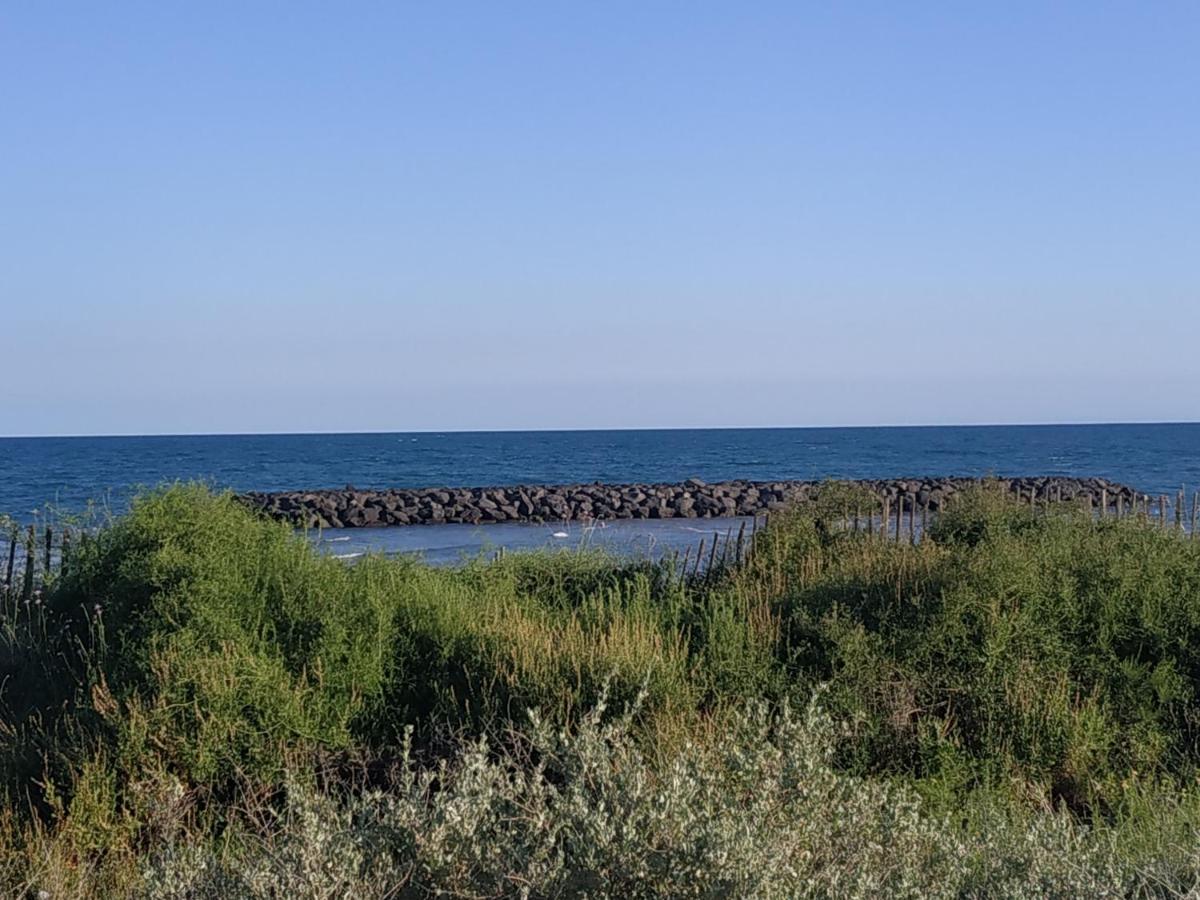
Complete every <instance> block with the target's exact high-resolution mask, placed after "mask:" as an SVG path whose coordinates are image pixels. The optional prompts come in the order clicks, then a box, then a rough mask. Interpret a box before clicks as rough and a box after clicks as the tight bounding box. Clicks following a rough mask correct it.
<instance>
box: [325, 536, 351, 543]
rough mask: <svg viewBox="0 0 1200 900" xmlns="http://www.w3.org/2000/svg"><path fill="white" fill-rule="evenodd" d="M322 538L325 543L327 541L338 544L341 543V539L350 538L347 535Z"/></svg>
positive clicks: (346, 539)
mask: <svg viewBox="0 0 1200 900" xmlns="http://www.w3.org/2000/svg"><path fill="white" fill-rule="evenodd" d="M322 540H324V541H325V543H327V544H338V543H341V542H342V541H348V540H350V538H348V537H335V538H323V539H322Z"/></svg>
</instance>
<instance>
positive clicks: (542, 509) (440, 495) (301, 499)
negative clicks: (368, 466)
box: [241, 476, 1141, 528]
mask: <svg viewBox="0 0 1200 900" xmlns="http://www.w3.org/2000/svg"><path fill="white" fill-rule="evenodd" d="M990 481H992V482H994V483H995V484H997V485H998V486H1000V487H1002V488H1004V489H1005V490H1009V491H1012V492H1013V493H1018V494H1020V495H1021V496H1023V497H1030V496H1033V497H1037V498H1039V499H1043V500H1075V501H1079V502H1084V501H1085V500H1089V499H1090V501H1091V502H1092V503H1093V505H1097V504H1099V503H1100V502H1101V498H1103V497H1106V498H1107V501H1108V503H1109V504H1110V505H1115V504H1117V503H1123V504H1126V505H1127V504H1129V503H1130V502H1131V501H1132V499H1133V498H1134V497H1135V496H1138V497H1141V495H1140V494H1137V493H1136V492H1135V491H1134V490H1133V489H1132V488H1129V487H1127V486H1125V485H1120V484H1114V483H1111V482H1108V481H1105V480H1104V479H1103V478H1065V477H1055V476H1051V477H1041V478H998V479H990ZM839 483H841V484H846V483H849V484H855V485H859V486H861V487H862V488H865V489H866V490H868V491H870V492H871V493H873V494H875V495H876V496H878V497H880V498H887V499H888V500H889V503H890V505H891V507H892V508H893V509H894V508H895V507H896V505H897V504H901V505H902V507H904V508H912V507H921V508H923V507H925V506H928V508H929V509H930V510H938V509H940V508H941V507H942V504H943V503H944V502H945V501H946V500H947V499H948V498H950V497H953V496H954V495H955V494H956V493H958V492H960V491H962V490H964V489H966V488H968V487H973V486H976V485H978V484H979V483H980V479H977V478H900V479H888V480H874V481H870V480H868V481H855V482H839ZM829 484H830V482H819V481H721V482H717V483H715V484H708V483H706V482H703V481H700V480H699V479H695V478H692V479H689V480H687V481H685V482H682V483H680V484H600V483H594V484H564V485H516V486H512V487H487V488H417V489H409V488H393V489H386V490H356V489H355V488H353V487H349V486H348V487H346V488H344V489H341V490H316V491H282V492H277V493H248V494H243V495H242V496H241V499H242V501H243V502H245V503H246V504H248V505H249V506H250V507H251V508H253V509H256V510H260V511H262V512H264V513H266V514H268V515H270V516H272V517H274V518H278V519H284V520H286V521H289V522H294V523H296V524H298V525H306V526H309V527H321V528H360V527H367V526H386V525H435V524H443V523H447V522H462V523H469V524H479V523H484V522H489V523H490V522H559V521H590V520H595V519H674V518H699V519H708V518H718V517H726V516H751V515H755V514H758V513H762V512H768V511H771V510H775V509H782V508H783V507H785V506H787V505H788V504H790V503H795V502H798V501H804V500H812V499H815V498H816V497H817V495H818V493H819V492H820V491H821V489H822V487H823V486H825V485H829Z"/></svg>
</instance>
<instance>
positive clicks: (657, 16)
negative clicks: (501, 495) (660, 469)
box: [0, 0, 1200, 435]
mask: <svg viewBox="0 0 1200 900" xmlns="http://www.w3.org/2000/svg"><path fill="white" fill-rule="evenodd" d="M1198 46H1200V4H1196V3H1194V2H1188V3H1182V2H1163V3H1155V4H1141V3H1104V2H1087V3H1084V2H1071V3H1057V4H1046V3H1021V2H1018V3H1004V4H1000V3H994V4H959V3H948V2H947V3H940V2H930V3H923V4H894V3H859V4H799V3H758V4H732V3H727V4H717V3H703V2H697V3H687V4H684V3H665V2H662V3H656V2H645V0H640V2H636V3H635V2H613V3H605V4H562V3H514V4H494V3H487V4H485V3H460V4H411V3H386V4H384V3H380V4H366V3H347V4H316V3H289V4H283V3H257V4H244V3H237V4H234V3H204V4H162V3H141V2H125V3H119V4H86V3H59V4H40V3H10V4H6V5H5V7H4V8H3V10H0V85H2V87H0V208H2V209H3V213H2V214H0V334H2V335H3V338H2V339H0V347H2V348H3V351H2V353H3V365H4V370H5V372H6V375H5V377H4V379H3V380H2V381H0V397H2V399H0V407H2V408H3V409H4V417H3V421H2V422H0V434H9V435H17V434H110V433H126V434H129V433H196V432H269V431H343V430H346V431H353V430H423V429H435V430H449V429H490V428H504V429H508V428H558V427H561V428H575V427H651V426H663V427H669V426H723V425H727V426H753V425H781V426H782V425H832V424H846V425H853V424H942V423H947V424H949V423H982V422H1074V421H1152V420H1170V421H1183V420H1200V65H1198V64H1197V55H1196V53H1197V51H1196V48H1197V47H1198Z"/></svg>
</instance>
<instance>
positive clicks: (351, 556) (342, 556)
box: [333, 553, 365, 559]
mask: <svg viewBox="0 0 1200 900" xmlns="http://www.w3.org/2000/svg"><path fill="white" fill-rule="evenodd" d="M364 555H365V554H363V553H335V554H333V558H334V559H357V558H358V557H360V556H364Z"/></svg>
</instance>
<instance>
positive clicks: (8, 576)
mask: <svg viewBox="0 0 1200 900" xmlns="http://www.w3.org/2000/svg"><path fill="white" fill-rule="evenodd" d="M19 534H20V532H18V531H17V526H16V525H14V526H13V527H12V531H10V532H9V533H8V569H7V570H6V572H5V574H4V593H5V595H6V597H5V599H7V597H8V596H9V595H14V594H16V592H17V591H16V585H14V584H13V571H14V569H15V567H16V564H17V536H18V535H19Z"/></svg>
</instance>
